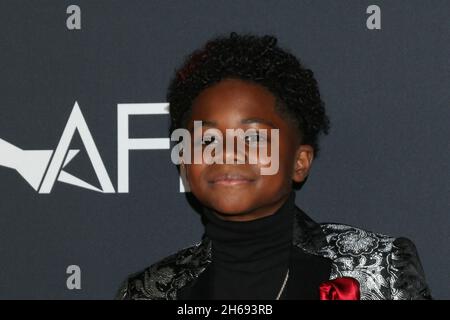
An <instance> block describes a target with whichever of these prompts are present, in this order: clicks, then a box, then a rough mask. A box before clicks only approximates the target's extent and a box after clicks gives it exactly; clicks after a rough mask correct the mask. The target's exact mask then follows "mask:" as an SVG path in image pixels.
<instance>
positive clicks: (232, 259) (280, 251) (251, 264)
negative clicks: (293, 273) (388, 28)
mask: <svg viewBox="0 0 450 320" xmlns="http://www.w3.org/2000/svg"><path fill="white" fill-rule="evenodd" d="M294 207H295V191H294V190H292V191H291V193H290V195H289V197H288V199H287V200H286V201H285V202H284V203H283V205H282V206H281V207H280V208H279V209H278V210H277V211H276V212H275V213H273V214H272V215H269V216H266V217H263V218H260V219H256V220H251V221H243V222H237V221H227V220H223V219H221V218H219V217H218V216H217V215H216V214H215V213H214V212H213V211H212V210H211V209H209V208H206V207H204V209H203V215H204V217H205V218H206V223H205V234H206V236H207V237H208V238H209V239H211V240H212V260H213V262H214V263H215V264H216V265H217V266H219V267H221V268H224V269H228V270H232V271H239V272H246V273H255V272H261V271H265V270H268V269H272V268H276V267H280V266H287V265H288V264H289V254H290V249H291V246H292V237H293V223H294Z"/></svg>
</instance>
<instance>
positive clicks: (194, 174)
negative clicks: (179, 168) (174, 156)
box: [186, 164, 206, 193]
mask: <svg viewBox="0 0 450 320" xmlns="http://www.w3.org/2000/svg"><path fill="white" fill-rule="evenodd" d="M205 167H206V166H205V165H201V164H191V165H188V166H187V168H186V174H187V180H188V182H189V185H190V187H191V190H192V192H194V193H195V191H196V190H198V189H199V188H200V187H201V181H202V176H203V173H204V171H205Z"/></svg>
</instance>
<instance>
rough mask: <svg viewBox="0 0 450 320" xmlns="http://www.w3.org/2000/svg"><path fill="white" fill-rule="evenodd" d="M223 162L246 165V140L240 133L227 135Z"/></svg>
mask: <svg viewBox="0 0 450 320" xmlns="http://www.w3.org/2000/svg"><path fill="white" fill-rule="evenodd" d="M223 147H224V151H223V153H224V155H223V160H224V163H226V164H244V163H245V161H246V144H245V140H244V139H243V138H242V137H241V136H240V134H239V133H236V132H234V133H231V132H230V133H229V134H226V135H225V141H224V144H223Z"/></svg>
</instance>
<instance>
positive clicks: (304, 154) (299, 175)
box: [292, 144, 314, 183]
mask: <svg viewBox="0 0 450 320" xmlns="http://www.w3.org/2000/svg"><path fill="white" fill-rule="evenodd" d="M313 159H314V149H313V147H311V146H310V145H308V144H302V145H299V147H298V148H297V151H296V156H295V164H294V172H293V175H292V180H294V181H295V182H297V183H300V182H302V181H303V180H305V178H306V177H307V176H308V174H309V170H310V169H311V166H312V162H313Z"/></svg>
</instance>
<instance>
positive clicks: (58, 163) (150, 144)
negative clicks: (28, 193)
mask: <svg viewBox="0 0 450 320" xmlns="http://www.w3.org/2000/svg"><path fill="white" fill-rule="evenodd" d="M167 106H168V104H167V103H133V104H118V105H117V123H118V128H117V137H118V140H117V142H118V150H117V156H118V166H117V168H118V175H117V177H118V182H117V192H119V193H127V192H128V190H129V181H128V177H129V175H128V169H129V165H128V158H129V151H130V150H155V149H169V148H170V139H169V138H146V139H144V138H139V139H136V138H135V139H133V138H129V136H128V134H129V133H128V127H129V125H128V120H129V115H149V114H167V113H168V111H167ZM76 130H77V131H78V133H79V135H80V138H81V141H82V142H83V145H84V147H85V148H86V152H87V155H88V156H89V160H90V161H91V164H92V167H93V168H94V171H95V174H96V175H97V178H98V181H99V183H100V186H97V187H96V186H93V185H92V184H89V183H87V182H86V181H83V180H81V179H80V178H77V177H75V176H74V175H72V174H70V173H68V172H66V171H65V170H64V168H65V167H66V166H67V164H68V163H69V162H70V161H71V160H72V159H73V158H74V157H75V156H76V155H77V154H78V152H79V151H80V150H77V149H69V146H70V143H71V141H72V138H73V135H74V134H75V131H76ZM0 166H4V167H8V168H12V169H15V170H16V171H17V172H18V173H19V174H20V175H21V176H22V177H23V178H24V179H25V180H26V181H27V182H28V183H29V184H30V185H31V186H32V187H33V189H34V190H36V191H38V192H39V193H47V194H48V193H50V192H51V191H52V188H53V185H54V184H55V182H56V180H58V181H59V182H64V183H68V184H71V185H74V186H77V187H81V188H85V189H89V190H93V191H97V192H102V193H115V192H116V191H115V190H114V187H113V185H112V183H111V179H110V178H109V175H108V172H107V171H106V168H105V165H104V164H103V161H102V158H101V156H100V153H99V152H98V149H97V147H96V145H95V142H94V139H93V138H92V135H91V133H90V131H89V128H88V126H87V124H86V121H85V119H84V117H83V114H82V113H81V110H80V107H79V105H78V103H77V102H75V105H74V106H73V109H72V112H71V114H70V117H69V120H68V121H67V124H66V127H65V128H64V131H63V134H62V136H61V139H60V140H59V143H58V146H57V147H56V150H54V151H53V150H22V149H20V148H18V147H16V146H14V145H13V144H11V143H9V142H7V141H5V140H3V139H0ZM180 191H181V192H183V191H184V188H183V185H182V180H180Z"/></svg>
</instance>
